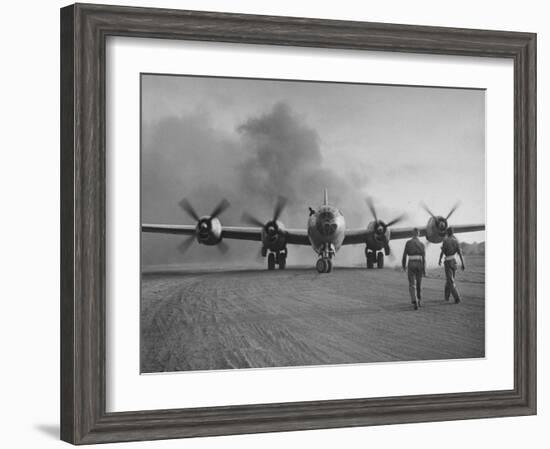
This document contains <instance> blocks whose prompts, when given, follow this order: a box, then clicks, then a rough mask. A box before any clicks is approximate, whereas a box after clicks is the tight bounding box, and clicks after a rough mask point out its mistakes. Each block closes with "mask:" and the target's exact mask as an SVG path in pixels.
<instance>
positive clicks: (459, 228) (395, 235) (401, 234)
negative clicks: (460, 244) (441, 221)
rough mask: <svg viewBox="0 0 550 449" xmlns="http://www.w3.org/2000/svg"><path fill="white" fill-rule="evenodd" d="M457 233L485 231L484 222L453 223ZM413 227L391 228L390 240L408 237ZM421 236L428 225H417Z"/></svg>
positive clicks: (424, 234) (424, 233)
mask: <svg viewBox="0 0 550 449" xmlns="http://www.w3.org/2000/svg"><path fill="white" fill-rule="evenodd" d="M451 227H452V228H453V231H454V233H455V234H460V233H461V232H475V231H484V230H485V225H484V224H466V225H454V224H453V225H451ZM413 229H414V228H413V227H408V228H390V240H399V239H408V238H411V236H412V230H413ZM417 229H418V231H419V233H420V237H425V236H426V226H421V227H420V226H419V227H417Z"/></svg>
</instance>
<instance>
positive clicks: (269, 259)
mask: <svg viewBox="0 0 550 449" xmlns="http://www.w3.org/2000/svg"><path fill="white" fill-rule="evenodd" d="M267 269H268V270H274V269H275V254H273V253H269V256H267Z"/></svg>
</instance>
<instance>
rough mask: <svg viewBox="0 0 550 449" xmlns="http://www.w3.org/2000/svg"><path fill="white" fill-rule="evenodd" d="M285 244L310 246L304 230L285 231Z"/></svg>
mask: <svg viewBox="0 0 550 449" xmlns="http://www.w3.org/2000/svg"><path fill="white" fill-rule="evenodd" d="M285 232H286V242H287V243H290V244H291V245H305V246H311V242H310V241H309V237H308V236H307V231H306V230H305V229H287V230H286V231H285Z"/></svg>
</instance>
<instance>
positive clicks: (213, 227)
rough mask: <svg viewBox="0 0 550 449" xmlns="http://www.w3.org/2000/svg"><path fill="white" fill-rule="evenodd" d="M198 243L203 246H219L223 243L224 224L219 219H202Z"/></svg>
mask: <svg viewBox="0 0 550 449" xmlns="http://www.w3.org/2000/svg"><path fill="white" fill-rule="evenodd" d="M196 235H197V241H198V242H199V243H200V244H201V245H209V246H212V245H217V244H218V243H220V242H221V241H222V224H221V222H220V220H218V219H217V218H210V217H209V216H205V217H201V218H200V220H199V222H198V223H197V230H196Z"/></svg>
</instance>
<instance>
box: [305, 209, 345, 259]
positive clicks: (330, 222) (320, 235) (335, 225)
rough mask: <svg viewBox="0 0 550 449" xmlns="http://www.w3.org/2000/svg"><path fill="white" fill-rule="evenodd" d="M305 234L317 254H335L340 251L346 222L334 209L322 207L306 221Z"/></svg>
mask: <svg viewBox="0 0 550 449" xmlns="http://www.w3.org/2000/svg"><path fill="white" fill-rule="evenodd" d="M307 234H308V237H309V241H310V242H311V246H312V248H313V250H314V251H315V252H316V253H317V254H323V252H325V251H331V252H332V253H335V252H336V251H338V250H339V249H340V247H341V246H342V243H343V241H344V237H345V235H346V221H345V219H344V216H343V215H342V212H340V211H339V210H338V209H337V208H336V207H334V206H329V205H323V206H320V207H319V209H317V211H316V212H315V213H313V214H312V215H311V216H310V217H309V220H308V224H307Z"/></svg>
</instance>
